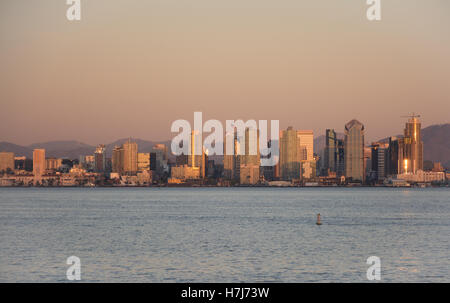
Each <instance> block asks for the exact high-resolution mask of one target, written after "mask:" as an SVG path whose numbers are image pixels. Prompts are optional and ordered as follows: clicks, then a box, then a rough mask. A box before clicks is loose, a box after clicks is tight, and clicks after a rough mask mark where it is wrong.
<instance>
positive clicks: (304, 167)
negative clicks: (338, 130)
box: [297, 130, 316, 179]
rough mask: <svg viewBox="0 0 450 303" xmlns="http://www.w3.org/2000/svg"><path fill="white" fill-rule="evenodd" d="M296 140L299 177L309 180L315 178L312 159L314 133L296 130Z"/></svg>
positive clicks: (314, 165)
mask: <svg viewBox="0 0 450 303" xmlns="http://www.w3.org/2000/svg"><path fill="white" fill-rule="evenodd" d="M297 139H298V146H299V151H300V153H299V156H300V172H301V173H300V177H301V178H304V179H311V178H313V177H315V176H316V160H315V159H314V132H313V131H312V130H298V131H297Z"/></svg>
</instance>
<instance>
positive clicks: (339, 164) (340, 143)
mask: <svg viewBox="0 0 450 303" xmlns="http://www.w3.org/2000/svg"><path fill="white" fill-rule="evenodd" d="M336 146H337V151H336V176H338V177H340V176H343V175H344V173H345V149H344V140H342V139H337V141H336Z"/></svg>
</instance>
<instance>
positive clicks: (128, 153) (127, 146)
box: [123, 139, 138, 174]
mask: <svg viewBox="0 0 450 303" xmlns="http://www.w3.org/2000/svg"><path fill="white" fill-rule="evenodd" d="M123 153H124V156H123V171H124V173H126V174H135V173H136V172H137V170H138V168H137V154H138V146H137V143H136V142H131V139H128V141H127V142H125V143H124V144H123Z"/></svg>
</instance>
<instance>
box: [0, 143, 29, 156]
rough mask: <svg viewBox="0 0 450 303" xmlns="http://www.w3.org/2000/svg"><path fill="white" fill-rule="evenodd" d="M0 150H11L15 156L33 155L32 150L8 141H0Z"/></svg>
mask: <svg viewBox="0 0 450 303" xmlns="http://www.w3.org/2000/svg"><path fill="white" fill-rule="evenodd" d="M0 152H13V153H14V154H15V155H16V156H25V157H27V158H31V157H32V156H33V150H32V149H30V148H28V147H25V146H20V145H17V144H14V143H9V142H0Z"/></svg>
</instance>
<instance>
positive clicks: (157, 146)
mask: <svg viewBox="0 0 450 303" xmlns="http://www.w3.org/2000/svg"><path fill="white" fill-rule="evenodd" d="M153 150H161V151H162V155H163V158H162V159H163V161H168V160H169V149H168V148H167V146H166V145H165V144H162V143H158V144H155V146H153Z"/></svg>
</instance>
